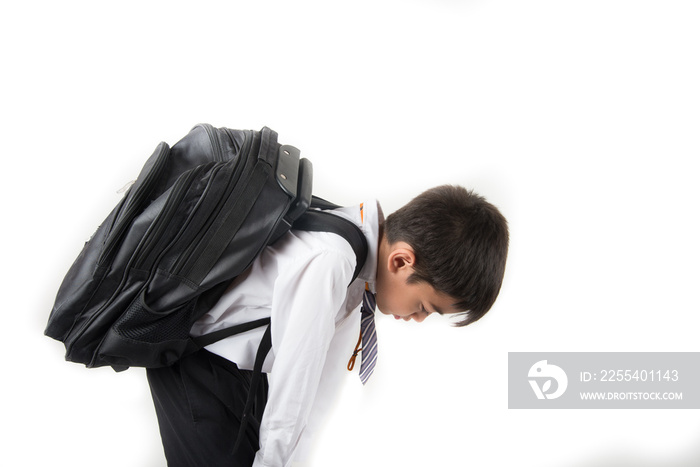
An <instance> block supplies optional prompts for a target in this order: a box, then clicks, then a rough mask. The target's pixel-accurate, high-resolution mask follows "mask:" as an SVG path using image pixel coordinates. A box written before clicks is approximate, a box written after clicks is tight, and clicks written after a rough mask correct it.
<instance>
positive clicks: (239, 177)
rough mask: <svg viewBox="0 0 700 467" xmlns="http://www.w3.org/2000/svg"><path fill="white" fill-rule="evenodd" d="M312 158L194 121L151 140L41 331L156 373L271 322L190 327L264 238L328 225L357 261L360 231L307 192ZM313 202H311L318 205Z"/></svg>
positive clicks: (98, 357) (89, 361) (265, 134)
mask: <svg viewBox="0 0 700 467" xmlns="http://www.w3.org/2000/svg"><path fill="white" fill-rule="evenodd" d="M311 192H312V165H311V163H310V162H309V161H308V160H307V159H302V158H300V151H299V150H298V149H297V148H295V147H293V146H289V145H280V144H279V143H278V142H277V134H276V133H275V132H274V131H272V130H270V129H269V128H267V127H265V128H263V129H262V130H261V131H251V130H231V129H228V128H214V127H213V126H211V125H208V124H200V125H197V126H195V127H194V128H192V130H191V131H190V132H189V133H188V134H187V135H186V136H185V137H184V138H182V139H181V140H180V141H178V142H177V143H176V144H175V145H173V146H172V147H169V146H168V144H167V143H165V142H162V143H160V144H159V145H158V146H157V147H156V149H155V151H154V153H153V154H152V155H151V156H150V158H149V159H148V160H147V161H146V163H145V165H144V167H143V169H142V170H141V172H140V174H139V175H138V178H137V179H136V181H135V182H134V183H133V185H132V186H131V187H130V188H129V189H128V191H127V192H126V194H125V196H124V197H123V199H122V200H121V201H120V202H119V203H118V204H117V206H116V207H115V208H114V209H113V210H112V212H111V213H110V214H109V215H108V216H107V218H106V219H105V220H104V221H103V222H102V224H101V225H100V226H99V227H98V228H97V231H96V232H95V233H94V234H93V236H92V237H91V238H90V240H88V242H87V243H86V244H85V246H84V247H83V249H82V251H81V253H80V255H79V256H78V258H77V259H76V260H75V262H74V263H73V265H72V266H71V268H70V269H69V271H68V273H67V274H66V276H65V278H64V280H63V282H62V284H61V286H60V287H59V290H58V293H57V295H56V301H55V303H54V306H53V309H52V311H51V314H50V316H49V320H48V324H47V327H46V330H45V334H46V335H47V336H49V337H52V338H54V339H57V340H59V341H61V342H63V343H64V344H65V347H66V355H65V358H66V360H68V361H72V362H78V363H83V364H85V365H86V366H87V367H89V368H92V367H101V366H107V365H109V366H111V367H112V368H113V369H114V370H115V371H121V370H125V369H126V368H128V367H130V366H139V367H146V368H157V367H162V366H168V365H171V364H173V363H174V362H176V361H177V360H178V359H180V358H181V357H183V356H184V355H187V354H189V353H191V352H194V351H196V350H198V349H200V348H202V347H204V346H206V345H209V344H211V343H213V342H216V341H218V340H220V339H223V338H225V337H228V336H230V335H233V334H236V333H238V332H243V331H246V330H249V329H253V328H256V327H260V326H264V325H268V328H267V331H266V333H265V337H264V338H263V341H262V343H261V345H260V348H259V349H258V356H257V358H256V365H255V366H256V370H257V372H258V374H259V372H260V369H259V368H260V367H261V366H262V362H263V360H264V358H265V355H266V354H267V352H268V351H269V349H270V347H271V338H270V327H269V322H270V321H269V318H266V319H262V320H257V321H254V322H252V323H245V324H243V325H239V326H235V327H232V328H228V329H224V330H220V331H217V332H214V333H211V334H207V335H204V336H201V337H197V338H192V337H190V335H189V332H190V329H191V327H192V325H193V323H194V322H195V321H196V320H197V319H198V318H199V317H201V316H202V315H203V314H205V313H206V312H207V311H208V310H209V309H210V308H211V307H212V306H213V305H214V304H215V303H216V301H217V300H218V299H219V298H220V297H221V295H222V294H223V292H224V290H225V289H226V288H227V287H228V285H229V284H230V282H231V281H232V280H233V279H234V278H235V277H236V276H238V275H239V274H241V273H242V272H244V271H245V270H246V269H247V268H248V266H250V264H251V263H252V262H253V260H254V259H255V258H256V257H257V256H258V254H259V253H260V252H261V251H262V250H263V248H265V247H266V246H267V245H270V244H272V243H274V242H275V241H276V240H278V239H279V238H280V237H282V236H283V235H284V234H285V233H286V232H287V231H288V230H290V229H291V228H295V229H301V230H309V231H326V232H333V233H336V234H338V235H341V236H342V237H343V238H345V239H346V240H347V241H348V242H349V243H350V245H351V246H352V248H353V251H354V252H355V255H356V257H357V267H356V269H355V274H354V276H353V279H352V280H354V279H355V278H356V277H357V275H358V273H359V271H360V270H361V269H362V266H363V264H364V261H365V258H366V256H367V244H366V239H365V237H364V235H363V234H362V232H361V230H360V229H359V228H358V227H357V226H356V225H355V224H353V223H352V222H350V221H348V220H346V219H343V218H341V217H339V216H336V215H333V214H332V213H331V212H329V211H321V210H320V209H333V208H337V207H338V206H336V205H334V204H332V203H329V202H327V201H325V200H323V199H321V198H316V197H313V196H312V194H311ZM316 208H318V209H316Z"/></svg>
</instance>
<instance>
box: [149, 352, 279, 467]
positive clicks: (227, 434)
mask: <svg viewBox="0 0 700 467" xmlns="http://www.w3.org/2000/svg"><path fill="white" fill-rule="evenodd" d="M146 374H147V375H148V384H149V385H150V387H151V395H152V396H153V403H154V404H155V408H156V415H157V417H158V425H159V426H160V436H161V439H162V440H163V449H164V450H165V458H166V459H167V461H168V466H169V467H200V466H201V467H204V466H206V467H218V466H227V467H232V466H241V467H243V466H250V465H252V464H253V460H254V457H255V453H256V452H257V450H258V447H259V438H258V430H259V420H260V418H261V417H262V412H263V409H264V407H265V402H266V400H267V387H268V386H267V379H266V377H265V375H264V374H263V375H262V380H261V381H260V387H259V389H258V394H257V397H256V399H255V403H254V410H253V414H254V416H253V418H252V421H251V422H250V423H249V425H248V428H247V429H246V430H245V435H244V437H243V439H242V440H241V443H240V447H239V448H238V449H237V450H236V452H233V448H234V444H235V443H236V439H237V437H238V434H239V432H240V428H241V421H242V417H243V411H244V410H243V409H244V407H245V403H246V399H247V397H248V392H249V389H250V382H251V378H252V371H247V370H240V369H238V367H237V366H236V364H234V363H232V362H230V361H228V360H226V359H225V358H222V357H219V356H218V355H215V354H213V353H211V352H208V351H206V350H204V349H202V350H200V351H199V352H196V353H194V354H192V355H189V356H187V357H184V358H183V359H182V360H180V361H179V362H177V363H176V364H174V365H173V366H169V367H166V368H157V369H149V370H147V372H146ZM249 419H250V418H249Z"/></svg>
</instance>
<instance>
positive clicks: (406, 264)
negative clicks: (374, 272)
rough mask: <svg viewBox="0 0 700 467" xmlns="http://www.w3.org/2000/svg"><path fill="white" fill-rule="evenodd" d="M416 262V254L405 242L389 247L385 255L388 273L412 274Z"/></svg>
mask: <svg viewBox="0 0 700 467" xmlns="http://www.w3.org/2000/svg"><path fill="white" fill-rule="evenodd" d="M415 262H416V254H415V252H414V251H413V248H411V245H409V244H408V243H406V242H396V243H395V244H393V245H391V250H390V251H389V254H388V255H387V269H388V270H389V272H392V273H397V272H408V273H410V272H412V271H413V265H414V264H415Z"/></svg>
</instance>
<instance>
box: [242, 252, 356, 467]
mask: <svg viewBox="0 0 700 467" xmlns="http://www.w3.org/2000/svg"><path fill="white" fill-rule="evenodd" d="M353 268H354V265H353V264H352V262H351V261H350V260H349V259H348V258H347V256H345V255H343V254H341V253H340V252H335V251H323V252H320V253H318V254H317V255H314V256H313V257H311V258H309V259H308V260H301V261H295V262H294V266H293V267H289V268H285V270H284V271H283V272H281V273H280V275H279V276H278V279H277V281H276V282H275V290H274V293H273V300H272V324H271V325H272V351H273V352H274V357H275V361H274V364H273V366H272V370H271V373H270V387H269V392H268V401H267V405H266V406H265V412H264V414H263V419H262V423H261V426H260V450H259V451H258V452H257V454H256V457H255V462H254V464H253V466H254V467H273V466H274V467H280V466H287V465H291V462H292V459H293V457H294V456H293V455H294V450H295V449H296V447H297V445H298V443H299V440H300V438H301V436H302V434H303V433H304V429H305V427H306V424H307V421H308V418H309V414H310V412H311V407H312V405H313V402H314V399H315V397H316V392H317V389H318V386H319V381H320V378H321V374H322V371H323V367H324V363H325V361H326V354H327V351H328V347H329V345H330V343H331V341H332V339H333V335H334V332H335V317H336V314H337V313H338V310H339V309H340V308H341V306H342V305H343V303H344V301H345V296H346V293H347V287H348V284H349V282H350V279H351V278H352V272H353Z"/></svg>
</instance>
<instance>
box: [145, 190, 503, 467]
mask: <svg viewBox="0 0 700 467" xmlns="http://www.w3.org/2000/svg"><path fill="white" fill-rule="evenodd" d="M334 212H335V213H336V214H337V215H339V216H342V217H345V218H346V219H349V220H351V221H353V222H355V223H356V224H357V225H358V226H360V228H361V229H362V232H363V233H364V235H365V237H366V239H367V242H368V246H369V252H368V257H367V259H366V262H365V265H364V267H363V268H362V270H361V271H360V274H359V276H358V278H357V279H356V280H355V281H353V282H352V284H350V285H349V286H348V284H349V282H350V280H351V278H352V274H353V271H354V269H355V263H356V258H355V255H354V253H353V250H352V249H351V248H350V246H349V244H348V243H347V242H346V241H345V240H343V239H342V238H340V237H339V236H337V235H335V234H332V233H327V232H306V231H296V230H292V231H290V232H289V233H288V234H286V235H285V236H284V237H283V238H282V239H280V240H279V241H278V242H276V243H275V244H273V245H271V246H269V247H267V248H266V249H265V250H264V251H263V253H262V254H261V255H260V256H259V257H258V258H257V259H256V261H255V262H254V264H253V265H252V266H251V267H250V268H249V269H248V270H247V271H246V272H245V273H244V274H242V275H241V276H239V277H238V278H237V279H236V280H235V281H234V282H233V283H232V285H231V287H230V288H229V289H228V291H227V292H226V293H225V294H224V295H223V296H222V298H221V299H220V300H219V302H218V303H217V304H216V305H215V306H214V307H213V308H212V309H211V311H209V312H208V313H207V314H206V315H205V316H203V317H202V318H201V319H200V320H199V321H198V322H197V323H196V324H195V326H194V328H193V330H192V334H193V335H202V334H205V333H208V332H212V331H215V330H217V329H220V328H225V327H229V326H231V325H235V324H239V323H243V322H248V321H252V320H256V319H260V318H264V317H271V326H272V327H271V331H272V351H271V352H270V354H269V355H268V357H267V359H266V361H265V364H264V366H263V371H264V372H265V373H269V377H270V381H269V387H268V386H267V382H265V387H264V389H265V391H266V392H267V401H266V404H265V401H264V398H263V400H262V401H259V402H258V406H257V407H256V410H257V411H258V413H262V408H263V406H262V405H263V404H265V405H264V413H263V415H262V421H261V423H260V427H259V438H257V437H255V436H254V435H251V434H248V435H247V437H246V438H245V442H244V443H243V444H242V447H241V449H239V450H238V451H237V452H236V453H233V452H232V448H233V443H234V440H235V439H236V438H237V436H238V430H239V427H240V424H241V413H242V411H243V406H244V404H245V400H246V397H247V392H248V387H249V384H250V380H251V372H250V370H251V369H252V368H253V362H254V359H255V353H256V349H257V347H258V344H259V342H260V340H261V338H262V335H263V330H253V331H248V332H246V333H244V334H240V335H236V336H232V337H229V338H227V339H225V340H222V341H219V342H217V343H215V344H213V345H210V346H208V347H207V348H205V349H203V350H201V351H200V352H198V353H195V354H193V355H191V356H189V357H186V358H184V359H183V360H181V361H180V362H178V363H177V364H175V365H174V366H171V367H167V368H160V369H150V370H148V380H149V384H150V386H151V392H152V395H153V399H154V403H155V407H156V414H157V416H158V422H159V425H160V431H161V437H162V440H163V446H164V449H165V455H166V458H167V460H168V465H169V466H207V467H217V466H224V465H226V466H250V465H254V466H255V467H262V466H266V467H282V466H288V465H291V464H292V462H293V460H294V459H295V458H297V457H298V455H299V454H300V453H301V451H302V449H301V448H300V442H301V441H302V440H304V439H305V436H303V435H305V433H306V432H307V430H309V429H311V428H312V425H313V422H314V421H315V420H317V416H318V414H319V413H320V412H322V411H323V410H324V408H325V407H326V404H327V403H328V400H329V396H330V395H332V394H333V392H334V391H335V389H336V388H337V387H338V385H339V383H340V378H341V377H342V375H343V373H344V372H345V371H347V368H351V367H352V366H353V365H352V364H350V365H349V364H348V360H349V359H351V357H352V356H353V353H355V354H356V353H357V352H353V349H354V348H355V349H356V350H357V347H356V345H355V344H356V342H357V344H358V346H360V342H358V330H359V329H360V321H361V315H362V313H361V312H360V304H361V303H364V308H365V311H364V312H363V313H364V316H365V317H370V318H372V317H373V313H372V312H371V311H367V308H371V307H372V305H373V303H371V302H372V301H373V300H374V298H375V297H376V306H377V308H378V310H380V311H381V312H382V313H384V314H387V315H393V316H394V318H395V319H403V320H415V321H418V322H421V321H423V320H424V319H425V318H426V317H428V316H429V315H431V314H432V313H439V314H453V313H459V315H458V316H460V318H461V320H460V321H458V322H456V325H457V326H465V325H467V324H470V323H473V322H474V321H476V320H478V319H479V318H481V317H482V316H483V315H484V314H485V313H486V312H487V311H488V310H489V309H490V308H491V306H492V305H493V303H494V301H495V300H496V297H497V296H498V293H499V290H500V287H501V282H502V279H503V274H504V269H505V262H506V256H507V250H508V228H507V223H506V220H505V218H504V217H503V216H502V215H501V213H500V212H499V211H498V210H497V209H496V208H495V207H494V206H493V205H491V204H490V203H488V202H487V201H486V200H485V199H484V198H482V197H481V196H479V195H477V194H475V193H473V192H472V191H468V190H466V189H464V188H462V187H459V186H440V187H436V188H433V189H431V190H428V191H426V192H424V193H422V194H421V195H419V196H417V197H416V198H415V199H413V200H412V201H411V202H409V203H408V204H407V205H405V206H404V207H402V208H401V209H399V210H398V211H396V212H395V213H393V214H391V215H389V216H388V217H387V218H386V220H384V217H383V215H382V211H381V208H380V206H379V204H378V203H377V202H376V201H367V202H364V203H363V204H361V205H359V206H353V207H347V208H341V209H339V210H336V211H334ZM366 292H368V293H366ZM368 302H369V303H368ZM362 321H363V329H364V331H365V332H364V333H365V334H371V335H372V337H376V334H374V332H373V325H372V323H370V324H369V325H368V327H365V324H366V320H365V319H363V320H362ZM370 321H371V319H370ZM365 337H367V336H365ZM375 345H377V347H375ZM362 346H364V347H366V348H364V349H363V350H362V351H361V352H360V354H362V353H365V354H366V355H362V358H367V357H368V356H369V357H370V358H371V359H372V361H374V359H375V358H376V354H377V350H378V349H379V348H380V347H379V346H381V343H378V344H377V343H376V340H374V341H373V342H371V343H366V342H363V343H362ZM359 359H360V357H358V361H359ZM372 361H368V362H366V363H367V365H368V368H369V367H370V366H372V365H373V363H372ZM362 372H363V370H362V369H361V370H360V373H361V377H362V378H363V379H364V378H366V377H367V374H366V373H367V372H366V371H365V374H362ZM363 382H365V381H363Z"/></svg>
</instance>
